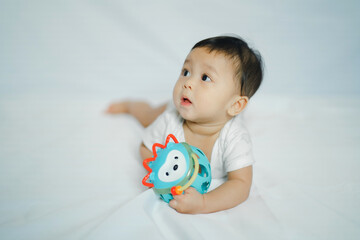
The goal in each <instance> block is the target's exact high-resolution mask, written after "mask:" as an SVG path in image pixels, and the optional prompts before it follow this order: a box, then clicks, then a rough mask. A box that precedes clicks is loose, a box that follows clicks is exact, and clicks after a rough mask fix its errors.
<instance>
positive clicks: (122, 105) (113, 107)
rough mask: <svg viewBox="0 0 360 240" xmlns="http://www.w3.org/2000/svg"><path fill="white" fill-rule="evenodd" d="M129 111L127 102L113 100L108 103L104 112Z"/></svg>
mask: <svg viewBox="0 0 360 240" xmlns="http://www.w3.org/2000/svg"><path fill="white" fill-rule="evenodd" d="M128 112H129V102H115V103H112V104H110V105H109V107H108V108H107V109H106V113H110V114H119V113H128Z"/></svg>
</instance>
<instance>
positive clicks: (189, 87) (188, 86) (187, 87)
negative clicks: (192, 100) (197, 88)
mask: <svg viewBox="0 0 360 240" xmlns="http://www.w3.org/2000/svg"><path fill="white" fill-rule="evenodd" d="M184 88H186V89H189V90H191V89H192V83H191V81H186V82H185V83H184Z"/></svg>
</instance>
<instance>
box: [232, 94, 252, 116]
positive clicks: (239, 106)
mask: <svg viewBox="0 0 360 240" xmlns="http://www.w3.org/2000/svg"><path fill="white" fill-rule="evenodd" d="M248 102H249V98H248V97H245V96H236V97H235V98H234V100H233V103H232V105H231V106H230V108H229V109H228V114H229V115H230V116H232V117H235V116H236V115H238V114H239V113H241V112H242V110H244V109H245V107H246V105H247V103H248Z"/></svg>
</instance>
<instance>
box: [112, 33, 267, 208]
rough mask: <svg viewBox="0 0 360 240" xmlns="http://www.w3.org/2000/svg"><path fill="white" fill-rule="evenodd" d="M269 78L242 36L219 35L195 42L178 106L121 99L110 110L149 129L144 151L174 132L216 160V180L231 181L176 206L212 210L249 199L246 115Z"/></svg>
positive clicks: (178, 87) (190, 194) (177, 200)
mask: <svg viewBox="0 0 360 240" xmlns="http://www.w3.org/2000/svg"><path fill="white" fill-rule="evenodd" d="M262 78H263V70H262V60H261V56H260V55H259V53H257V52H256V51H254V50H252V49H251V48H249V46H248V45H247V43H246V42H244V41H243V40H242V39H240V38H237V37H229V36H219V37H214V38H209V39H205V40H202V41H200V42H198V43H197V44H195V46H194V47H193V48H192V49H191V51H190V53H189V55H188V56H187V57H186V59H185V62H184V65H183V68H182V70H181V74H180V76H179V79H178V80H177V82H176V84H175V87H174V90H173V104H168V106H167V105H162V106H160V107H157V108H152V107H151V106H150V105H149V104H147V103H145V102H119V103H113V104H111V105H110V106H109V108H108V110H107V111H108V113H129V114H131V115H133V116H134V117H135V118H137V119H138V120H139V121H140V123H141V124H142V125H143V126H144V127H147V128H146V129H145V133H144V136H143V143H142V145H141V147H140V153H141V156H142V158H143V159H146V158H150V157H152V152H151V148H152V145H153V144H154V143H164V141H165V139H166V136H167V135H168V134H170V133H172V134H174V135H175V136H176V138H177V139H178V140H179V142H187V143H188V144H190V145H193V146H195V147H198V148H200V149H201V150H202V151H203V152H204V153H205V154H206V156H207V158H208V159H209V161H210V164H211V171H212V178H213V179H222V178H223V179H226V181H224V183H223V184H221V185H220V186H219V187H217V188H215V189H214V190H212V191H210V192H208V193H206V194H200V193H199V192H197V191H196V190H195V189H194V188H191V187H190V188H188V189H187V190H186V191H185V194H183V195H177V196H174V199H173V200H171V201H170V203H169V204H170V206H171V207H172V208H174V209H175V210H176V211H178V212H181V213H191V214H197V213H211V212H217V211H221V210H225V209H229V208H232V207H235V206H237V205H239V204H240V203H242V202H244V201H245V200H246V199H247V198H248V196H249V192H250V188H251V183H252V164H253V163H254V160H253V155H252V147H251V141H250V137H249V134H248V132H247V130H246V128H245V127H244V126H243V121H242V118H241V115H240V113H241V112H242V111H243V110H244V109H245V107H246V105H247V103H248V101H249V99H250V98H251V97H252V96H253V95H254V93H255V92H256V91H257V89H258V88H259V86H260V84H261V82H262Z"/></svg>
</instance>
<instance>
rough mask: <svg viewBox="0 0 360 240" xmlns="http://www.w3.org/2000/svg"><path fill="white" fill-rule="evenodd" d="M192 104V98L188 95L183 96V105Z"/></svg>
mask: <svg viewBox="0 0 360 240" xmlns="http://www.w3.org/2000/svg"><path fill="white" fill-rule="evenodd" d="M191 104H192V102H191V101H190V99H188V98H186V97H182V98H181V105H184V106H188V105H191Z"/></svg>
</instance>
